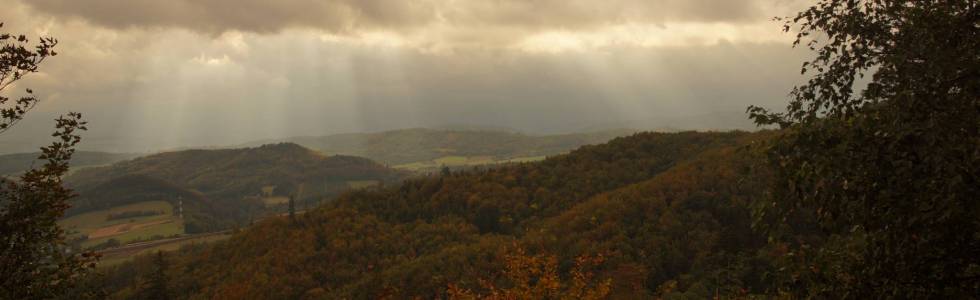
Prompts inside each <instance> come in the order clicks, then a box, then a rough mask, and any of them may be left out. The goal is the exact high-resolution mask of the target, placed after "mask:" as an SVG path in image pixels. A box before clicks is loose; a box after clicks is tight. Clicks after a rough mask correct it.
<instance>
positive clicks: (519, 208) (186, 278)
mask: <svg viewBox="0 0 980 300" xmlns="http://www.w3.org/2000/svg"><path fill="white" fill-rule="evenodd" d="M769 135H770V133H767V132H763V133H751V134H750V133H742V132H731V133H693V132H686V133H677V134H662V133H642V134H636V135H634V136H630V137H625V138H618V139H615V140H613V141H611V142H610V143H608V144H604V145H597V146H586V147H583V148H581V149H579V150H577V151H574V152H572V153H570V154H567V155H561V156H557V157H554V158H551V159H548V160H546V161H544V162H540V163H529V164H519V165H513V166H507V167H502V168H494V169H490V170H472V171H467V172H451V173H450V174H446V175H443V176H436V177H427V178H419V179H413V180H409V181H407V182H405V183H404V184H402V185H400V186H394V187H389V188H385V189H380V190H367V191H354V192H350V193H347V194H345V195H343V196H341V197H340V199H338V200H337V201H335V202H331V203H328V204H325V205H323V206H321V207H320V208H318V209H316V210H314V211H311V212H308V213H306V214H304V215H302V216H298V217H297V219H296V220H295V221H290V220H289V219H286V218H277V219H272V220H268V221H265V222H262V223H260V224H257V225H256V226H252V227H249V228H247V229H245V230H244V231H243V232H242V233H241V234H238V235H236V236H234V237H232V238H231V239H230V240H228V241H227V242H222V243H218V244H216V245H214V246H211V247H202V246H198V247H192V248H185V249H182V250H180V251H178V252H177V253H176V255H174V256H173V257H172V258H171V264H170V267H169V268H168V272H169V273H168V274H169V276H170V277H169V278H170V279H171V287H172V289H173V291H175V292H176V293H177V295H176V296H178V297H192V296H193V297H215V296H219V295H220V296H221V297H232V298H234V297H236V296H246V295H247V296H249V297H257V298H274V299H284V298H314V299H315V298H357V299H361V298H379V297H394V298H410V297H422V298H446V297H450V296H452V295H450V294H449V293H450V292H451V291H450V288H449V287H450V286H452V291H454V293H456V292H459V291H470V292H472V293H473V294H486V293H487V292H488V290H487V288H488V286H494V287H502V288H513V287H515V284H517V283H515V282H514V280H513V279H512V278H510V277H508V276H505V275H506V274H503V271H504V270H507V269H508V267H507V262H508V259H507V258H508V257H513V255H514V253H516V252H517V251H522V250H521V249H526V250H527V251H528V253H529V255H532V256H537V255H545V256H554V257H555V268H556V272H557V274H562V275H561V276H560V278H559V279H561V280H571V279H572V278H569V276H572V275H571V274H573V272H570V271H571V270H573V269H575V267H574V266H575V264H576V260H577V259H578V258H581V257H595V256H601V257H605V258H607V259H605V260H604V261H603V262H602V263H601V264H598V265H596V266H595V267H594V268H593V269H592V270H591V272H592V273H593V274H594V277H593V278H594V280H592V282H593V283H602V282H605V280H608V279H611V281H610V282H609V289H610V290H609V294H610V295H612V296H615V297H626V298H648V297H653V296H662V297H667V296H688V297H694V298H708V297H712V296H716V295H723V296H726V297H741V296H750V295H764V294H765V295H771V294H773V293H775V292H777V288H778V286H779V284H781V283H780V282H778V281H777V280H776V278H777V275H779V274H778V273H779V272H780V267H779V266H780V264H781V261H782V260H784V259H785V258H786V256H787V253H785V251H781V249H782V248H780V247H779V245H778V244H769V243H767V242H766V237H765V236H764V235H763V234H761V233H758V232H755V231H753V230H752V229H751V223H752V218H751V217H750V206H749V205H748V203H750V202H751V201H752V200H753V199H754V198H756V197H759V194H760V193H761V191H763V190H764V189H763V188H761V186H763V185H765V184H766V180H767V179H766V177H765V174H763V172H758V171H757V170H755V169H754V168H753V166H754V165H755V162H756V161H757V160H758V158H757V157H756V154H755V152H754V151H753V150H752V147H751V144H752V143H753V142H755V141H758V140H763V139H766V138H767V137H768V136H769ZM805 220H806V218H800V219H798V220H795V221H794V222H791V223H790V226H791V227H792V226H795V228H791V230H794V232H796V233H797V234H799V236H801V237H806V238H808V239H811V240H813V241H815V242H818V243H819V241H820V240H821V239H822V238H823V237H822V236H821V235H820V234H819V233H817V232H816V231H808V230H809V228H810V227H807V226H806V224H807V222H806V221H805ZM151 271H152V265H151V264H150V263H149V260H148V258H145V257H143V258H137V259H136V260H135V261H134V262H132V263H128V264H123V265H120V266H117V267H113V268H110V269H108V270H107V276H106V277H105V278H104V280H105V281H104V283H105V284H106V285H107V286H108V289H109V290H110V291H111V292H112V293H113V295H114V296H115V297H119V298H127V297H129V296H132V295H136V294H137V293H138V292H139V290H140V288H139V287H140V282H141V280H142V279H140V278H145V276H146V274H149V273H150V272H151ZM779 278H781V277H779ZM487 283H490V284H489V285H488V284H487ZM598 287H601V286H598ZM464 294H466V293H464ZM454 295H457V296H458V295H459V294H454Z"/></svg>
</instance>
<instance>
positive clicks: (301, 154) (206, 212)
mask: <svg viewBox="0 0 980 300" xmlns="http://www.w3.org/2000/svg"><path fill="white" fill-rule="evenodd" d="M405 175H406V174H405V173H403V172H399V171H395V170H392V169H389V168H386V167H384V166H382V165H380V164H377V163H375V162H373V161H371V160H368V159H364V158H359V157H352V156H339V155H334V156H326V155H322V154H320V153H318V152H316V151H313V150H310V149H306V148H304V147H302V146H299V145H296V144H291V143H280V144H270V145H264V146H259V147H254V148H243V149H221V150H185V151H175V152H167V153H160V154H155V155H150V156H145V157H140V158H136V159H132V160H127V161H122V162H117V163H115V164H112V165H108V166H101V167H91V168H86V169H82V170H79V171H77V172H75V173H73V174H71V175H69V176H68V177H67V178H66V179H65V182H66V184H67V185H68V186H70V187H72V188H73V189H75V190H76V191H78V193H79V197H78V198H77V199H76V200H75V201H74V203H73V207H72V209H71V210H69V211H68V216H72V215H76V214H79V213H84V212H89V211H93V210H103V209H107V208H110V207H114V206H119V205H125V204H132V203H136V202H141V201H157V200H162V201H166V202H169V203H175V202H176V199H178V198H182V199H183V200H184V204H185V207H186V208H188V209H189V211H190V212H192V213H194V214H197V215H198V217H197V218H194V219H195V220H198V219H199V220H202V221H201V222H200V224H196V226H197V227H198V228H210V229H216V228H222V227H227V226H228V225H229V224H232V223H242V222H246V221H248V220H249V219H251V218H256V217H260V216H261V215H263V214H265V212H268V211H270V210H271V211H275V210H276V208H277V206H278V204H281V202H282V201H281V200H282V199H284V197H285V196H290V195H292V196H296V197H297V201H298V202H300V203H304V205H308V204H309V203H312V202H318V201H320V200H321V199H323V198H326V197H330V196H334V195H336V194H339V193H340V192H342V191H345V190H347V189H350V188H351V187H361V186H369V185H384V184H385V183H390V182H394V181H398V180H400V179H401V178H402V177H403V176H405Z"/></svg>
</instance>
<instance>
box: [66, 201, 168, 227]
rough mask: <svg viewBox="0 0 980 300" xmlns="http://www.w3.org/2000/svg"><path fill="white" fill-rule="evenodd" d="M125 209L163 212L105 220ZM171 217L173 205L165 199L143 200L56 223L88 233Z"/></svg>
mask: <svg viewBox="0 0 980 300" xmlns="http://www.w3.org/2000/svg"><path fill="white" fill-rule="evenodd" d="M127 211H162V212H163V214H160V215H154V216H144V217H133V218H125V219H118V220H112V221H107V220H106V218H107V217H108V216H109V214H118V213H122V212H127ZM172 218H174V217H173V206H172V205H170V203H169V202H166V201H145V202H139V203H133V204H128V205H123V206H117V207H113V208H110V209H106V210H100V211H93V212H88V213H84V214H80V215H75V216H72V217H69V218H65V219H62V220H61V221H58V225H60V226H61V228H64V229H65V230H66V231H68V232H69V233H70V234H74V235H77V234H85V235H87V234H89V233H91V232H93V231H95V230H98V229H100V228H103V227H107V226H113V225H118V224H124V223H144V222H152V221H159V220H168V219H172Z"/></svg>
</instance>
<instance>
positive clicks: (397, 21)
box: [24, 0, 787, 34]
mask: <svg viewBox="0 0 980 300" xmlns="http://www.w3.org/2000/svg"><path fill="white" fill-rule="evenodd" d="M783 2H787V0H500V1H487V0H457V1H451V0H415V1H406V0H322V1H317V0H277V1H269V0H167V1H160V0H86V1H78V0H31V1H25V2H24V3H25V4H27V5H29V6H31V7H33V8H34V9H36V10H37V11H39V12H42V13H46V14H50V15H54V16H58V17H72V18H80V19H84V20H87V21H89V22H91V23H93V24H98V25H100V26H105V27H109V28H116V29H121V28H134V27H135V28H184V29H189V30H193V31H198V32H205V33H209V34H217V33H222V32H226V31H245V32H259V33H269V32H278V31H281V30H283V29H287V28H293V27H304V28H317V29H321V30H324V31H327V32H334V33H348V32H355V31H361V30H383V31H404V30H417V29H423V28H424V27H426V26H429V25H446V26H451V27H457V28H470V29H474V30H475V29H479V28H486V27H506V28H514V29H517V30H538V29H563V30H564V29H581V28H589V27H594V26H602V25H612V24H621V23H642V24H658V23H662V22H745V21H750V22H754V21H759V20H764V19H766V18H768V17H771V16H772V14H774V13H777V12H775V11H773V10H770V9H769V8H772V7H778V6H780V3H783Z"/></svg>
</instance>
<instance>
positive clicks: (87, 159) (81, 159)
mask: <svg viewBox="0 0 980 300" xmlns="http://www.w3.org/2000/svg"><path fill="white" fill-rule="evenodd" d="M39 155H41V153H40V152H31V153H15V154H3V155H0V175H13V174H18V173H21V172H24V171H26V170H28V169H30V168H31V167H32V166H40V165H42V164H43V163H44V162H42V161H38V160H37V157H38V156H39ZM139 156H140V154H136V153H109V152H98V151H78V152H75V154H74V155H72V159H71V163H70V165H71V167H72V168H75V169H78V168H82V167H90V166H98V165H107V164H111V163H115V162H118V161H123V160H127V159H133V158H136V157H139Z"/></svg>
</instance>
